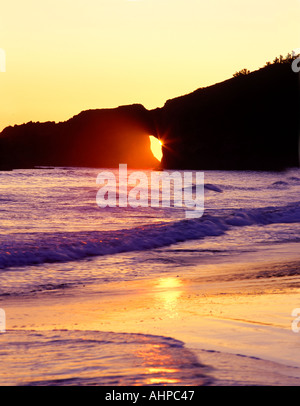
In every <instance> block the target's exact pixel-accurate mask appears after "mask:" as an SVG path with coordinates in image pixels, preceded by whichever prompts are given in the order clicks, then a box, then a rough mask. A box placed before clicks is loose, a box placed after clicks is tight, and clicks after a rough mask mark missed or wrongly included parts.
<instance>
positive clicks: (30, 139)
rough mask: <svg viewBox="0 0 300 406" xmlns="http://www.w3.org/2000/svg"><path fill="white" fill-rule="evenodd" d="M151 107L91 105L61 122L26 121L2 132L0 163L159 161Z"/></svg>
mask: <svg viewBox="0 0 300 406" xmlns="http://www.w3.org/2000/svg"><path fill="white" fill-rule="evenodd" d="M151 125H152V122H151V116H150V113H149V112H148V111H147V110H146V109H145V108H144V107H143V106H141V105H132V106H122V107H118V108H116V109H102V110H88V111H84V112H81V113H80V114H78V115H77V116H75V117H73V118H71V119H70V120H68V121H66V122H62V123H58V124H55V123H54V122H47V123H32V122H30V123H27V124H23V125H19V126H14V127H7V128H6V129H4V130H3V132H2V133H1V134H0V168H1V167H2V169H5V168H6V169H7V168H32V167H34V166H48V165H49V166H82V167H85V166H86V167H98V168H99V167H118V166H119V164H120V163H124V164H125V163H126V164H127V165H128V167H129V168H130V167H131V168H148V167H155V166H157V164H158V161H157V160H156V159H155V158H154V157H153V155H152V153H151V151H150V140H149V135H150V134H152V132H153V128H152V127H151Z"/></svg>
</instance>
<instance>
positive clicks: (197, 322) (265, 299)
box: [0, 264, 300, 385]
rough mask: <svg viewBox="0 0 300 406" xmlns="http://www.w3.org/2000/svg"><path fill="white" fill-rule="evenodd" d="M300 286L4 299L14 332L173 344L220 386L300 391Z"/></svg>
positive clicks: (187, 285)
mask: <svg viewBox="0 0 300 406" xmlns="http://www.w3.org/2000/svg"><path fill="white" fill-rule="evenodd" d="M220 266H221V265H220ZM236 266H237V265H236ZM243 266H244V267H245V266H246V264H244V265H243ZM247 266H249V267H251V266H252V265H251V264H248V265H247ZM298 282H299V281H298V279H297V277H295V278H293V277H286V278H281V280H280V283H278V281H277V282H276V281H275V280H273V279H272V278H269V279H268V280H267V279H265V280H261V279H258V280H251V281H248V280H245V281H241V280H239V281H237V282H234V281H227V282H226V281H223V282H220V283H216V282H213V283H210V282H203V281H202V280H200V279H199V278H196V277H195V276H192V275H184V276H180V275H176V276H167V275H166V276H162V277H157V278H156V279H142V280H136V281H128V282H126V284H124V282H123V283H110V284H106V285H105V286H103V285H86V286H84V285H82V286H78V287H77V288H72V289H59V290H53V291H46V292H36V293H35V294H31V295H28V296H26V295H21V296H19V297H3V298H2V300H1V301H0V307H2V308H4V309H5V311H6V319H7V322H6V328H7V331H8V332H9V331H19V330H23V331H27V330H37V331H53V330H78V331H100V332H114V333H138V334H150V335H157V336H164V337H172V338H174V339H176V340H180V341H183V342H184V343H185V347H186V348H187V349H190V350H191V351H192V352H193V353H194V354H196V355H197V357H198V360H199V362H200V363H201V364H205V365H208V366H209V374H210V376H211V377H212V378H213V381H212V382H213V384H214V385H300V357H299V356H298V354H299V351H298V350H299V347H300V333H299V334H296V333H294V332H293V331H292V328H291V323H292V320H293V318H292V317H291V313H292V311H293V309H295V308H299V307H300V299H299V297H300V295H299V293H300V288H299V287H298ZM3 334H6V333H3ZM83 362H84V361H83ZM25 372H26V371H25Z"/></svg>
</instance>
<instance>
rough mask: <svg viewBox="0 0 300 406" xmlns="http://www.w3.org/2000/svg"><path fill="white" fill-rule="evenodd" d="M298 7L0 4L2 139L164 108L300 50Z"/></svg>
mask: <svg viewBox="0 0 300 406" xmlns="http://www.w3.org/2000/svg"><path fill="white" fill-rule="evenodd" d="M299 21H300V0H251V1H250V0H249V1H244V0H226V1H225V0H26V1H25V0H1V5H0V48H2V49H4V50H5V53H6V73H0V131H1V130H2V129H3V128H4V127H6V126H7V125H14V124H20V123H23V122H28V121H31V120H32V121H48V120H51V121H63V120H66V119H68V118H70V117H72V116H73V115H75V114H78V113H79V112H80V111H82V110H86V109H94V108H106V107H117V106H119V105H124V104H131V103H141V104H143V105H144V106H145V107H147V108H155V107H160V106H162V105H163V104H164V103H165V101H166V100H167V99H170V98H173V97H176V96H180V95H182V94H186V93H189V92H191V91H193V90H195V89H197V88H199V87H202V86H208V85H211V84H214V83H216V82H220V81H222V80H225V79H228V78H230V77H231V76H232V74H233V73H234V72H235V71H237V70H240V69H242V68H248V69H250V70H255V69H257V68H259V67H261V66H263V65H264V63H265V62H266V61H268V60H273V59H274V58H275V56H278V55H280V54H284V55H286V54H287V53H288V52H291V51H292V50H293V49H295V48H299V47H300V35H299V34H300V28H299Z"/></svg>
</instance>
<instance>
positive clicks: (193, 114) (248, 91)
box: [152, 63, 300, 170]
mask: <svg viewBox="0 0 300 406" xmlns="http://www.w3.org/2000/svg"><path fill="white" fill-rule="evenodd" d="M299 112H300V109H299V74H296V73H294V72H293V71H292V69H291V65H290V64H287V63H285V64H274V65H270V66H267V67H265V68H262V69H260V70H258V71H255V72H252V73H249V74H247V75H241V76H238V77H236V78H232V79H229V80H226V81H225V82H222V83H218V84H216V85H213V86H210V87H207V88H203V89H199V90H196V91H195V92H193V93H191V94H188V95H186V96H182V97H179V98H176V99H173V100H170V101H168V102H167V103H166V104H165V106H164V107H163V108H161V109H156V110H154V111H153V112H152V114H153V117H154V120H155V122H156V128H157V133H158V136H159V137H160V138H162V139H163V142H164V145H165V148H164V157H163V161H162V165H163V167H164V168H168V169H174V168H185V169H189V168H190V169H199V170H201V169H203V170H204V169H225V170H247V169H249V170H281V169H284V168H287V167H297V166H298V164H299V154H298V142H299V118H300V116H299Z"/></svg>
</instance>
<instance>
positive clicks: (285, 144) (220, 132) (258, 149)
mask: <svg viewBox="0 0 300 406" xmlns="http://www.w3.org/2000/svg"><path fill="white" fill-rule="evenodd" d="M247 73H248V72H247ZM299 119H300V117H299V74H295V73H294V72H293V71H292V69H291V66H290V64H289V63H284V64H280V63H276V64H273V65H269V66H266V67H264V68H262V69H260V70H258V71H255V72H252V73H248V74H247V75H238V76H237V77H234V78H232V79H229V80H226V81H224V82H222V83H218V84H215V85H213V86H210V87H207V88H203V89H198V90H196V91H195V92H193V93H191V94H188V95H186V96H181V97H178V98H176V99H173V100H169V101H168V102H167V103H166V104H165V106H164V107H163V108H159V109H155V110H152V111H148V110H146V109H145V108H144V107H143V106H141V105H132V106H122V107H118V108H116V109H102V110H88V111H84V112H81V113H80V114H78V115H77V116H75V117H73V118H71V119H70V120H68V121H66V122H62V123H58V124H55V123H54V122H48V123H32V122H31V123H27V124H23V125H20V126H14V127H7V128H6V129H4V130H3V131H2V133H1V134H0V170H1V169H12V168H32V167H34V166H46V165H49V166H87V167H118V165H119V164H120V163H127V164H128V166H129V167H131V168H150V167H157V164H158V163H157V160H156V159H155V158H154V157H153V156H152V153H151V152H150V141H149V137H148V136H149V135H155V136H157V137H158V138H161V139H162V140H163V142H164V157H163V161H162V167H163V168H165V169H195V170H207V169H227V170H247V169H250V170H281V169H284V168H287V167H295V166H298V164H299V151H298V139H299V127H300V126H299Z"/></svg>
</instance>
